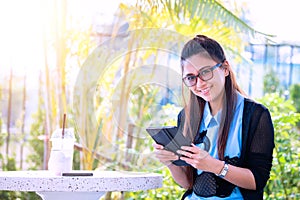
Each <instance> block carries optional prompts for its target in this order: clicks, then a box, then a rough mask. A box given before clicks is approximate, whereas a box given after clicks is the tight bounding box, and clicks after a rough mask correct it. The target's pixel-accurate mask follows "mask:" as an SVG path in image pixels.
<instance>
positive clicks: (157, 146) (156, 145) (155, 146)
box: [152, 143, 164, 149]
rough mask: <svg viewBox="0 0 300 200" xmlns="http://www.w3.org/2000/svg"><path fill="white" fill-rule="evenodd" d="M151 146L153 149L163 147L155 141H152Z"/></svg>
mask: <svg viewBox="0 0 300 200" xmlns="http://www.w3.org/2000/svg"><path fill="white" fill-rule="evenodd" d="M152 146H153V147H154V148H155V149H164V146H162V145H160V144H157V143H153V144H152Z"/></svg>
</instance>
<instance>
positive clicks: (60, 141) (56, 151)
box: [48, 128, 75, 175]
mask: <svg viewBox="0 0 300 200" xmlns="http://www.w3.org/2000/svg"><path fill="white" fill-rule="evenodd" d="M50 141H51V144H52V148H51V152H50V158H49V162H48V169H49V171H51V172H53V173H54V174H55V175H61V174H62V173H63V172H70V171H71V170H72V164H73V152H74V142H75V137H74V129H73V128H66V129H64V137H62V129H57V130H55V131H54V133H53V134H52V136H51V139H50Z"/></svg>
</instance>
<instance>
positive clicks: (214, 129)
mask: <svg viewBox="0 0 300 200" xmlns="http://www.w3.org/2000/svg"><path fill="white" fill-rule="evenodd" d="M243 109H244V97H243V96H242V95H241V94H239V93H238V95H237V104H236V108H235V112H234V116H233V120H232V122H231V125H230V130H229V134H228V139H227V143H226V149H225V157H226V156H229V157H230V158H231V157H235V156H237V157H240V155H241V148H242V120H243ZM221 113H222V111H221V110H220V111H219V112H218V113H217V114H216V115H215V116H212V114H211V112H210V109H209V105H208V102H206V104H205V107H204V112H203V119H202V121H201V125H200V130H199V133H201V132H203V131H205V130H207V134H206V136H207V137H208V139H209V141H210V148H209V150H208V152H209V154H210V155H211V156H212V157H214V158H217V159H218V149H217V136H218V131H219V126H220V123H221ZM199 147H201V145H199ZM197 173H198V174H200V173H202V171H201V170H197ZM199 199H222V200H224V199H225V200H226V199H243V197H242V194H241V192H240V190H239V189H238V187H235V189H234V190H233V192H232V193H231V195H230V196H229V197H226V198H219V197H208V198H205V197H199V196H197V195H196V194H195V193H192V194H191V195H189V196H188V197H186V198H185V200H199Z"/></svg>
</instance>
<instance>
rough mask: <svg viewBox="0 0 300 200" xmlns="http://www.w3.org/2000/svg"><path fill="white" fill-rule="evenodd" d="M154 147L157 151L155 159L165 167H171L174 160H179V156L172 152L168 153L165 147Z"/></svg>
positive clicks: (158, 145) (157, 145)
mask: <svg viewBox="0 0 300 200" xmlns="http://www.w3.org/2000/svg"><path fill="white" fill-rule="evenodd" d="M153 147H154V149H155V151H154V154H155V157H156V158H157V159H158V160H159V161H160V162H161V163H163V164H164V165H166V166H169V165H170V164H172V162H173V161H174V160H178V159H179V156H178V155H176V154H175V153H173V152H171V151H167V150H165V149H164V147H163V146H162V145H160V144H156V143H154V144H153Z"/></svg>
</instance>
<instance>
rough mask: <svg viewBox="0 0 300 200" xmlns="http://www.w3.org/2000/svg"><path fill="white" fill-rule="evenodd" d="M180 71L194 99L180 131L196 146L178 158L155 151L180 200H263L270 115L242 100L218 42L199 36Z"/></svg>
mask: <svg viewBox="0 0 300 200" xmlns="http://www.w3.org/2000/svg"><path fill="white" fill-rule="evenodd" d="M181 67H182V80H183V83H184V84H185V86H186V87H188V88H189V91H190V97H189V99H188V101H187V104H186V106H185V107H184V109H183V110H182V111H181V112H180V114H179V116H178V127H183V128H181V129H180V130H183V133H182V134H183V135H184V136H185V137H186V138H189V139H190V140H191V141H192V144H191V146H182V147H181V149H180V150H178V151H177V152H176V153H173V152H171V151H167V150H165V149H164V147H163V146H162V145H159V144H154V148H155V155H156V157H157V158H158V159H159V160H160V161H161V162H162V163H163V164H165V165H166V166H167V167H168V168H169V170H170V171H171V173H172V176H173V178H174V180H175V181H176V182H177V183H178V184H179V185H181V186H182V187H183V188H185V189H187V191H186V193H185V194H184V195H183V197H182V199H185V200H191V199H218V198H220V199H255V200H257V199H263V189H264V187H265V185H266V183H267V180H268V179H269V174H270V170H271V167H272V153H273V148H274V128H273V124H272V120H271V116H270V113H269V111H268V110H267V108H265V107H264V106H263V105H261V104H258V103H256V102H254V101H252V100H250V99H248V98H246V97H245V96H243V92H242V91H241V89H240V88H239V86H238V85H237V83H236V80H235V77H234V73H233V71H232V69H231V66H230V63H229V62H228V60H226V57H225V54H224V51H223V49H222V47H221V46H220V44H219V43H218V42H216V41H215V40H214V39H211V38H208V37H206V36H204V35H197V36H196V37H195V38H193V39H191V40H190V41H188V42H187V43H186V44H185V46H184V48H183V50H182V53H181ZM177 160H181V161H185V162H186V165H180V166H179V165H177V164H176V162H174V161H177Z"/></svg>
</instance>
